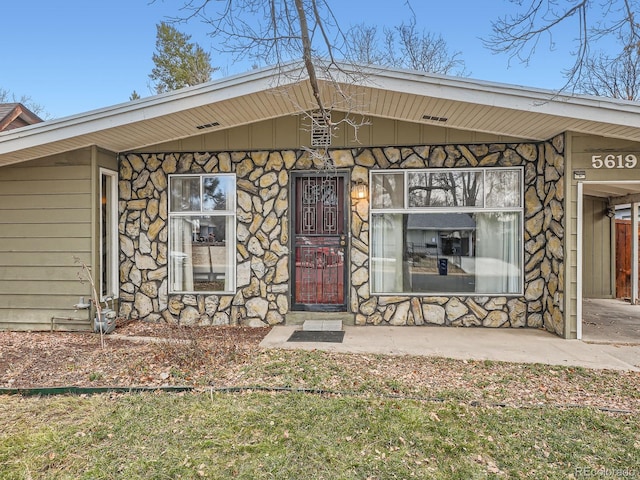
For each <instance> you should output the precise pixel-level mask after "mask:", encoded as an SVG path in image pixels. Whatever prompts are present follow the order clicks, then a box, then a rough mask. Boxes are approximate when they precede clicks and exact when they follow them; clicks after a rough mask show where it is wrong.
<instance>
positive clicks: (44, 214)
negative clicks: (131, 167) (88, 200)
mask: <svg viewBox="0 0 640 480" xmlns="http://www.w3.org/2000/svg"><path fill="white" fill-rule="evenodd" d="M88 222H91V210H90V209H89V208H84V207H78V208H73V209H65V210H60V209H58V210H44V209H37V210H29V209H25V210H20V209H15V210H0V228H1V229H2V230H3V233H2V235H4V230H5V229H8V228H10V227H9V226H10V225H12V224H16V223H39V224H42V225H49V224H52V223H84V224H86V223H88Z"/></svg>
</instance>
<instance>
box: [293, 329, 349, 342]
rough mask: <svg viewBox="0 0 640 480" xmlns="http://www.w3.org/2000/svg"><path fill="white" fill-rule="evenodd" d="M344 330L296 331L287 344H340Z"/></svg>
mask: <svg viewBox="0 0 640 480" xmlns="http://www.w3.org/2000/svg"><path fill="white" fill-rule="evenodd" d="M343 338H344V330H341V331H329V330H296V331H295V332H293V334H292V335H291V336H290V337H289V340H287V342H327V343H342V339H343Z"/></svg>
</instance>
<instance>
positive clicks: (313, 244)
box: [291, 173, 349, 311]
mask: <svg viewBox="0 0 640 480" xmlns="http://www.w3.org/2000/svg"><path fill="white" fill-rule="evenodd" d="M292 178H293V187H292V188H293V191H292V199H293V210H294V212H293V213H294V221H293V225H292V238H293V248H294V259H295V261H294V264H293V266H292V276H291V278H292V279H293V288H292V292H293V296H294V298H293V301H292V309H293V310H314V311H346V296H345V283H346V282H345V280H346V274H347V271H346V269H345V265H347V264H348V262H347V212H348V205H347V204H346V203H347V201H348V198H349V197H348V195H347V192H346V186H347V184H348V182H347V175H346V174H343V173H331V174H317V173H314V174H293V176H292Z"/></svg>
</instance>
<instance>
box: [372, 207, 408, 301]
mask: <svg viewBox="0 0 640 480" xmlns="http://www.w3.org/2000/svg"><path fill="white" fill-rule="evenodd" d="M405 217H406V215H403V214H401V213H386V214H383V213H379V214H373V215H372V216H371V238H372V244H371V247H372V248H371V270H370V274H371V291H372V292H378V293H397V292H403V291H405V290H404V286H403V279H402V272H403V255H402V250H403V223H404V220H405Z"/></svg>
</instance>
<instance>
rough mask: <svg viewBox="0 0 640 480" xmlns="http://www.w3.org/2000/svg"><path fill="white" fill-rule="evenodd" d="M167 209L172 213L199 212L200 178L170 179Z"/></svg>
mask: <svg viewBox="0 0 640 480" xmlns="http://www.w3.org/2000/svg"><path fill="white" fill-rule="evenodd" d="M169 209H170V210H171V211H172V212H199V211H200V177H173V178H171V199H170V201H169Z"/></svg>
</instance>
